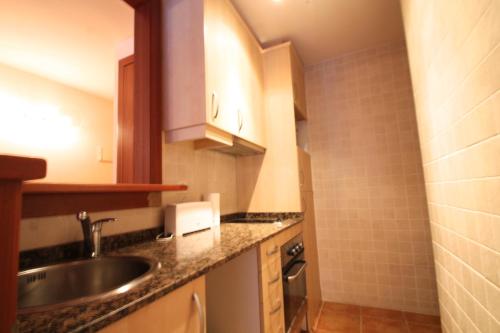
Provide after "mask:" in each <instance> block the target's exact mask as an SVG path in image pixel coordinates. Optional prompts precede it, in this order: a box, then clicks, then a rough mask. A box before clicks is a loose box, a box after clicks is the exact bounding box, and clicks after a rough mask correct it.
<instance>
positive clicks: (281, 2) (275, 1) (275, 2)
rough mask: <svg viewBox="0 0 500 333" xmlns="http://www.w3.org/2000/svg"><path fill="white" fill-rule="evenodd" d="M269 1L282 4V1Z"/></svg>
mask: <svg viewBox="0 0 500 333" xmlns="http://www.w3.org/2000/svg"><path fill="white" fill-rule="evenodd" d="M271 1H272V2H274V3H282V2H283V0H271Z"/></svg>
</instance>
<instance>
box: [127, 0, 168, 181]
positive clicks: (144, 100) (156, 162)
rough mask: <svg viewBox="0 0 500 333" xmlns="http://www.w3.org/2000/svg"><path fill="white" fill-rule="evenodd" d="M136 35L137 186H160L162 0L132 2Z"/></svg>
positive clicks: (135, 115)
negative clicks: (144, 184) (148, 184)
mask: <svg viewBox="0 0 500 333" xmlns="http://www.w3.org/2000/svg"><path fill="white" fill-rule="evenodd" d="M129 3H131V4H132V6H133V7H134V9H135V35H134V57H135V58H134V66H135V73H134V75H135V86H134V183H150V184H161V182H162V168H161V159H162V146H161V145H162V140H161V132H162V127H161V123H162V122H161V102H162V100H161V84H162V82H161V73H162V63H161V0H143V1H130V2H129Z"/></svg>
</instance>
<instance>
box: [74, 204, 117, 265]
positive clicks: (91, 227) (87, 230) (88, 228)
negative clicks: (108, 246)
mask: <svg viewBox="0 0 500 333" xmlns="http://www.w3.org/2000/svg"><path fill="white" fill-rule="evenodd" d="M76 219H77V220H78V221H80V224H81V226H82V232H83V250H84V255H85V256H86V257H89V258H97V257H99V256H100V255H101V231H102V225H103V224H104V223H107V222H113V221H117V219H116V218H105V219H101V220H97V221H95V222H92V221H91V220H90V216H89V214H88V213H87V212H86V211H81V212H79V213H78V214H77V215H76Z"/></svg>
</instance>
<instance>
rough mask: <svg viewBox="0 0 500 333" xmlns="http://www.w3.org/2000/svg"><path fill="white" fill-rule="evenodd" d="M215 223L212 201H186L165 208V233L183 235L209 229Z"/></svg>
mask: <svg viewBox="0 0 500 333" xmlns="http://www.w3.org/2000/svg"><path fill="white" fill-rule="evenodd" d="M212 224H213V213H212V203H211V202H210V201H197V202H184V203H179V204H173V205H167V207H166V208H165V233H172V234H174V235H176V236H182V235H185V234H188V233H191V232H195V231H199V230H203V229H209V228H210V227H211V226H212Z"/></svg>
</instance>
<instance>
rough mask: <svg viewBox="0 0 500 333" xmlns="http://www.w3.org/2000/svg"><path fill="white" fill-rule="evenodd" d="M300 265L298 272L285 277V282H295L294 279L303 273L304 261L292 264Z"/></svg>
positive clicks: (305, 263) (305, 265) (305, 264)
mask: <svg viewBox="0 0 500 333" xmlns="http://www.w3.org/2000/svg"><path fill="white" fill-rule="evenodd" d="M299 263H300V264H302V266H301V267H300V268H299V271H298V272H297V273H295V274H293V275H285V281H286V282H293V281H295V280H296V279H298V278H299V277H300V276H301V275H302V273H304V270H305V269H306V267H307V262H305V261H304V260H298V261H296V262H295V263H294V265H295V264H299Z"/></svg>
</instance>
